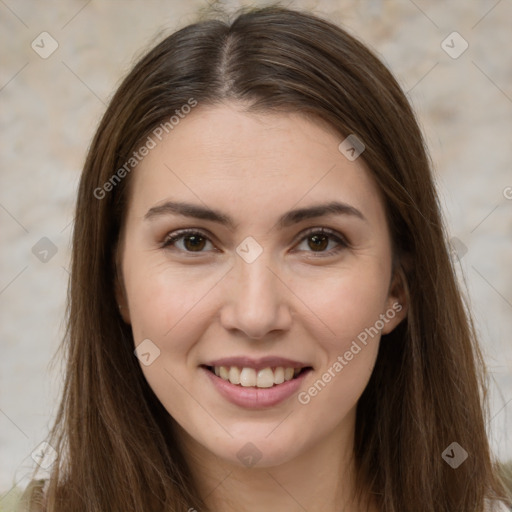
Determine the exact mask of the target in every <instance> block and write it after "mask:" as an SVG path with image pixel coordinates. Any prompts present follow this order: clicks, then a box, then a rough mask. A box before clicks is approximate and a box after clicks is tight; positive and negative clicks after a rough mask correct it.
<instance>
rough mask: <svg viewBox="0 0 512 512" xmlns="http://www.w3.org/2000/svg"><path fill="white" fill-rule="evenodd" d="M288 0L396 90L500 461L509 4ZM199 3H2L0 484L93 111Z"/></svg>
mask: <svg viewBox="0 0 512 512" xmlns="http://www.w3.org/2000/svg"><path fill="white" fill-rule="evenodd" d="M210 3H212V0H211V1H210ZM218 3H219V4H222V5H225V6H227V8H228V9H230V10H231V9H235V8H236V7H238V6H240V5H249V4H251V5H264V4H265V3H264V2H259V1H253V2H218ZM447 4H449V5H447ZM285 5H288V6H291V7H300V8H307V9H309V10H312V11H314V12H316V13H318V14H320V15H323V16H326V17H328V18H329V19H330V20H332V21H335V22H337V23H340V24H342V25H343V26H345V28H346V29H348V30H349V31H350V32H351V33H353V34H355V35H357V36H358V37H359V38H360V39H362V40H363V41H364V42H365V43H366V44H368V45H369V46H370V47H372V48H373V49H374V50H375V51H376V52H377V53H378V54H379V55H380V56H381V57H382V59H383V60H384V61H385V63H386V64H387V65H388V66H389V67H390V69H391V70H392V71H393V72H394V73H395V75H396V76H397V78H398V80H399V82H400V83H401V84H402V86H403V88H404V89H405V91H407V93H408V96H409V98H410V100H411V101H412V103H413V106H414V107H415V109H416V111H417V113H418V116H419V120H420V122H421V125H422V127H423V129H424V132H425V134H426V137H427V142H428V144H429V147H430V150H431V154H432V160H433V163H434V167H435V172H436V176H437V180H438V186H439V192H440V195H441V200H442V203H443V207H444V209H445V215H446V219H447V224H448V228H449V232H450V236H451V237H453V245H454V248H455V249H456V253H457V254H458V256H459V258H460V268H459V270H460V272H459V274H460V278H461V282H464V280H465V282H466V283H467V288H468V296H469V298H470V301H471V307H472V309H473V312H474V315H475V319H476V323H477V327H478V330H479V333H480V336H481V340H482V344H483V347H484V350H485V355H486V359H487V362H488V365H489V369H490V371H491V377H492V379H493V385H492V389H491V400H490V408H491V414H490V416H491V420H490V422H489V430H490V433H491V439H492V446H493V449H494V450H495V453H496V454H497V456H498V457H499V458H500V459H502V460H509V459H512V435H511V432H512V265H511V262H512V158H511V157H512V144H511V135H512V59H511V57H510V48H511V47H512V30H511V27H512V2H510V1H509V0H501V1H497V0H480V1H474V2H473V1H471V2H467V1H465V0H457V1H452V2H449V3H448V2H444V1H441V0H435V1H426V0H415V1H412V0H389V1H378V0H360V1H349V0H332V1H330V0H324V1H306V0H304V1H288V2H286V3H285ZM206 6H207V2H206V0H190V1H185V0H174V1H169V0H167V1H159V0H148V1H142V0H124V1H120V0H113V1H106V0H91V1H86V0H80V1H78V0H69V1H62V0H59V1H37V2H36V1H30V0H0V41H1V46H0V55H1V61H0V62H1V64H0V125H1V160H0V226H1V228H0V237H1V238H0V243H1V251H0V315H1V317H0V340H1V341H0V343H1V345H0V346H1V348H2V357H0V493H2V492H3V491H6V490H8V489H10V488H11V487H12V486H13V485H14V484H16V483H18V485H23V482H24V481H25V480H24V478H25V477H26V475H27V474H28V472H29V470H30V468H31V467H32V465H33V461H32V458H31V453H32V452H33V450H34V449H35V447H36V446H38V445H39V443H40V442H41V441H43V440H44V438H45V436H46V434H47V431H48V427H49V425H50V423H51V419H52V417H53V414H54V413H55V410H56V406H57V397H58V395H59V390H60V375H61V371H60V365H59V363H58V362H57V363H56V364H55V365H54V366H53V367H51V366H50V361H51V358H52V356H53V354H54V353H55V351H56V349H57V347H58V344H59V342H60V340H61V338H62V335H63V320H64V313H65V310H64V308H65V298H66V286H67V279H68V270H67V269H68V268H69V256H70V253H69V241H70V234H71V224H70V223H71V220H72V215H73V205H74V199H75V192H76V187H77V183H78V179H79V174H80V169H81V166H82V164H83V160H84V156H85V152H86V149H87V147H88V145H89V142H90V140H91V137H92V135H93V133H94V130H95V128H96V126H97V123H98V121H99V118H100V116H101V115H102V113H103V111H104V109H105V106H106V104H107V102H108V100H109V98H110V97H111V95H112V93H113V91H114V90H115V88H116V86H117V85H118V84H119V83H120V80H121V78H122V76H123V75H124V74H125V73H126V72H127V71H128V70H129V68H130V66H131V65H132V64H133V63H134V61H135V60H136V57H137V56H140V55H141V54H142V52H143V51H144V50H145V49H147V48H148V46H149V45H151V44H153V43H156V41H158V40H160V38H161V37H163V36H164V35H167V34H169V33H171V32H172V31H174V30H175V29H177V28H179V27H182V26H183V25H185V24H187V23H189V22H192V21H194V19H195V17H196V15H197V13H198V11H199V10H200V9H202V8H205V7H206ZM43 32H46V33H47V34H43V35H41V33H43ZM453 32H457V33H458V34H453ZM41 39H43V42H41ZM443 41H444V42H443ZM52 45H53V46H52ZM56 45H58V47H56V49H55V51H53V53H51V54H49V53H50V52H51V51H52V50H54V48H53V47H55V46H56ZM466 45H467V48H466ZM42 239H43V240H42ZM45 251H47V252H45ZM45 260H46V261H45ZM100 327H101V326H98V328H100ZM469 448H470V447H469ZM439 455H440V454H439Z"/></svg>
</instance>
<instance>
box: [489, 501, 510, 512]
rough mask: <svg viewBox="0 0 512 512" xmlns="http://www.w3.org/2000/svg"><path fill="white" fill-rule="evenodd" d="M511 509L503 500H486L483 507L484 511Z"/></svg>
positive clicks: (500, 511)
mask: <svg viewBox="0 0 512 512" xmlns="http://www.w3.org/2000/svg"><path fill="white" fill-rule="evenodd" d="M511 510H512V509H510V508H508V507H507V505H505V503H503V501H487V503H486V507H485V512H510V511H511Z"/></svg>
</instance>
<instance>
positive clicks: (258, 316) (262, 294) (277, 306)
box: [220, 255, 292, 340]
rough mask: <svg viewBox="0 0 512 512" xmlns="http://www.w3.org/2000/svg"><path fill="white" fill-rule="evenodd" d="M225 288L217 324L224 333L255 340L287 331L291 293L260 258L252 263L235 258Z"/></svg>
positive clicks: (266, 262) (274, 271)
mask: <svg viewBox="0 0 512 512" xmlns="http://www.w3.org/2000/svg"><path fill="white" fill-rule="evenodd" d="M224 286H225V288H224V289H223V291H222V293H223V295H224V297H223V307H222V310H221V314H220V320H221V324H222V326H223V327H224V328H225V329H227V330H230V331H239V332H243V333H244V335H245V336H247V337H248V338H251V339H254V340H258V339H262V338H264V337H266V336H268V335H269V333H272V332H274V334H275V332H277V331H286V330H288V329H290V326H291V321H292V315H291V311H290V304H289V303H288V302H289V300H290V295H291V292H290V291H289V290H288V289H287V287H286V285H285V284H284V282H283V280H282V278H281V277H280V276H279V273H278V272H277V271H276V270H273V269H271V268H270V266H269V264H268V261H267V259H266V258H265V257H264V256H263V255H261V256H260V257H259V258H258V259H257V260H256V261H254V262H252V263H247V262H245V261H244V260H243V259H242V258H237V261H236V263H235V268H233V271H232V272H229V279H228V280H227V281H225V282H224Z"/></svg>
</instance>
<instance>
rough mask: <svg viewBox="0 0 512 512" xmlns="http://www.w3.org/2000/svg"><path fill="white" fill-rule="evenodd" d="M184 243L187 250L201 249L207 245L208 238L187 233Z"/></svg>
mask: <svg viewBox="0 0 512 512" xmlns="http://www.w3.org/2000/svg"><path fill="white" fill-rule="evenodd" d="M183 245H184V247H185V248H186V249H187V251H201V250H202V249H204V246H205V245H206V240H205V238H203V237H202V236H197V235H186V236H184V237H183Z"/></svg>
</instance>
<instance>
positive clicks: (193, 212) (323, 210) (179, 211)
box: [144, 201, 367, 229]
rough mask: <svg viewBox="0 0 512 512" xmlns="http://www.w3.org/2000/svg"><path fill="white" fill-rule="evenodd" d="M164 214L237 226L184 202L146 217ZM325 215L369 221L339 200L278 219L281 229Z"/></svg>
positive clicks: (168, 204)
mask: <svg viewBox="0 0 512 512" xmlns="http://www.w3.org/2000/svg"><path fill="white" fill-rule="evenodd" d="M162 215H181V216H183V217H192V218H195V219H202V220H209V221H212V222H217V223H218V224H221V225H223V226H226V227H228V228H230V229H234V228H235V223H234V221H233V219H232V218H231V217H229V216H228V215H226V214H224V213H222V212H220V211H218V210H212V209H211V208H207V207H204V206H201V205H196V204H192V203H184V202H174V201H167V202H165V203H164V204H161V205H158V206H153V207H152V208H150V209H149V210H148V211H147V213H146V215H145V216H144V219H154V218H156V217H160V216H162ZM325 215H347V216H351V217H355V218H358V219H360V220H363V221H365V222H367V219H366V218H365V216H364V215H363V214H362V213H361V212H360V211H359V210H358V209H357V208H354V207H353V206H350V205H348V204H346V203H340V202H338V201H331V202H329V203H325V204H318V205H313V206H309V207H307V208H297V209H295V210H290V211H288V212H286V213H284V214H283V215H282V216H281V217H280V218H279V219H278V221H277V226H278V228H279V229H283V228H286V227H289V226H291V225H293V224H297V223H299V222H301V221H303V220H307V219H313V218H317V217H323V216H325Z"/></svg>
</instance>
